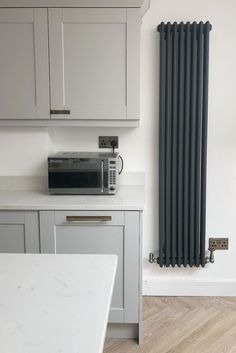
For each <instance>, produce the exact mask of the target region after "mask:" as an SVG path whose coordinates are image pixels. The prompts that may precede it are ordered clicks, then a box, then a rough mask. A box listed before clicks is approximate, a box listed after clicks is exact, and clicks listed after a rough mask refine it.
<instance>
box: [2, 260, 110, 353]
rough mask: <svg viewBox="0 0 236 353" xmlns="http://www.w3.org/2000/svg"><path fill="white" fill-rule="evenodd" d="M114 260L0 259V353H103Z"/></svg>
mask: <svg viewBox="0 0 236 353" xmlns="http://www.w3.org/2000/svg"><path fill="white" fill-rule="evenodd" d="M116 267H117V257H116V256H115V255H59V254H57V255H53V254H50V255H49V254H0V283H1V291H0V351H1V352H4V353H49V352H50V353H101V352H102V351H103V344H104V339H105V334H106V326H107V320H108V316H109V307H110V303H111V298H112V290H113V286H114V279H115V272H116Z"/></svg>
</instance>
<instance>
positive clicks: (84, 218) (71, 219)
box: [66, 216, 112, 222]
mask: <svg viewBox="0 0 236 353" xmlns="http://www.w3.org/2000/svg"><path fill="white" fill-rule="evenodd" d="M66 221H67V222H109V221H112V216H66Z"/></svg>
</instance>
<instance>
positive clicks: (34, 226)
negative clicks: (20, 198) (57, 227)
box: [0, 211, 39, 253]
mask: <svg viewBox="0 0 236 353" xmlns="http://www.w3.org/2000/svg"><path fill="white" fill-rule="evenodd" d="M0 253H39V223H38V212H37V211H0Z"/></svg>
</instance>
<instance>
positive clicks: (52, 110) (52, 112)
mask: <svg viewBox="0 0 236 353" xmlns="http://www.w3.org/2000/svg"><path fill="white" fill-rule="evenodd" d="M50 114H63V115H66V114H67V115H69V114H70V110H67V109H65V110H56V109H51V110H50Z"/></svg>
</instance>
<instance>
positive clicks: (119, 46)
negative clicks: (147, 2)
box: [48, 8, 141, 121]
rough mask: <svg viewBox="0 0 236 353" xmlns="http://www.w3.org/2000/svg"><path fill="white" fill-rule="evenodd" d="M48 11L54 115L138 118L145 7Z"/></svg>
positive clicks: (50, 9) (54, 9)
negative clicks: (141, 11) (143, 9)
mask: <svg viewBox="0 0 236 353" xmlns="http://www.w3.org/2000/svg"><path fill="white" fill-rule="evenodd" d="M48 11H49V50H50V85H51V109H52V110H57V111H59V112H58V113H60V111H65V110H67V114H63V113H62V114H56V115H54V114H52V115H51V117H52V118H55V119H58V118H59V119H81V120H107V121H108V120H113V121H114V120H120V121H128V120H129V121H134V120H138V119H139V61H140V26H141V13H140V8H127V9H126V8H49V9H48ZM69 112H70V114H69Z"/></svg>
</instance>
